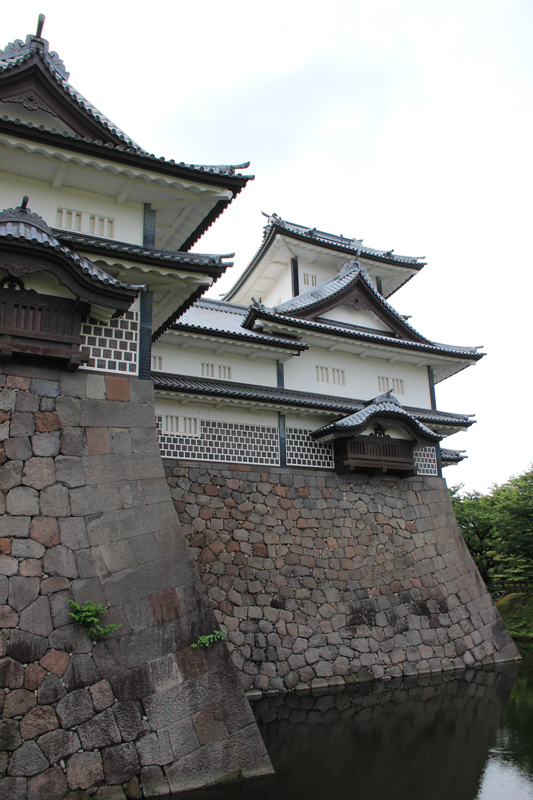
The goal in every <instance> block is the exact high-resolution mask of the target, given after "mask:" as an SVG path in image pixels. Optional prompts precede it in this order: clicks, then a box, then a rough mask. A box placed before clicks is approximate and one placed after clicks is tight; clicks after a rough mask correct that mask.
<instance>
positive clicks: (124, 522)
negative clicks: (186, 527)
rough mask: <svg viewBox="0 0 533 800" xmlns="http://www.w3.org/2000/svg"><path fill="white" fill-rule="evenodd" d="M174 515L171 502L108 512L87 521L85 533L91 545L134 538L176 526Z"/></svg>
mask: <svg viewBox="0 0 533 800" xmlns="http://www.w3.org/2000/svg"><path fill="white" fill-rule="evenodd" d="M176 524H177V520H176V513H175V510H174V506H173V504H172V503H171V502H168V503H162V504H160V505H152V506H144V507H141V508H129V509H124V510H121V509H119V510H117V511H109V512H107V513H104V514H99V515H97V516H96V515H95V516H94V517H92V518H91V517H89V518H88V519H87V532H88V534H89V538H90V540H91V544H92V545H97V544H107V543H108V542H114V541H119V540H121V539H129V538H131V537H134V536H140V535H145V534H147V533H150V532H153V531H158V530H161V529H165V528H168V527H169V526H176Z"/></svg>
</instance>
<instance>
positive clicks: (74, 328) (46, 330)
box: [0, 292, 80, 342]
mask: <svg viewBox="0 0 533 800" xmlns="http://www.w3.org/2000/svg"><path fill="white" fill-rule="evenodd" d="M17 294H20V293H19V292H17ZM24 294H25V293H24ZM54 299H56V298H54ZM61 299H62V298H57V300H61ZM67 302H69V301H67ZM79 326H80V315H79V314H76V312H74V311H72V310H69V309H66V308H58V307H57V306H56V307H54V306H51V305H50V304H49V303H47V304H45V303H42V302H39V303H35V302H33V303H32V302H24V301H22V302H20V301H19V302H16V301H14V300H11V299H9V300H8V299H4V298H2V297H0V333H9V334H17V335H20V334H23V335H24V336H30V337H38V338H39V339H42V338H43V334H45V335H46V338H48V337H49V336H51V337H53V339H54V340H55V341H63V342H78V341H79V338H78V337H79Z"/></svg>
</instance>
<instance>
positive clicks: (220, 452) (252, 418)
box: [152, 215, 482, 476]
mask: <svg viewBox="0 0 533 800" xmlns="http://www.w3.org/2000/svg"><path fill="white" fill-rule="evenodd" d="M423 266H424V263H423V262H422V261H421V260H420V259H419V258H412V257H408V256H399V255H395V254H394V253H393V252H392V251H387V252H385V251H382V250H375V249H371V248H368V247H363V245H362V242H361V241H360V240H357V239H347V238H345V237H342V236H335V235H332V234H328V233H324V232H322V231H319V230H317V229H316V228H313V229H309V228H306V227H303V226H301V225H295V224H292V223H289V222H286V221H284V220H282V219H280V217H278V216H276V215H273V216H271V217H269V218H268V224H267V226H266V228H265V232H264V236H263V241H262V243H261V246H260V248H259V250H258V252H257V254H256V255H255V256H254V258H253V259H252V261H251V263H250V264H249V266H248V267H247V268H246V270H245V271H244V273H243V274H242V276H241V277H240V278H239V279H238V280H237V282H236V283H235V285H234V286H233V288H232V289H231V290H230V291H229V292H228V293H227V294H226V296H225V298H224V301H214V300H207V299H205V300H201V301H198V302H197V303H196V304H195V305H194V306H193V307H192V308H191V309H189V310H188V311H187V312H186V313H185V314H183V315H182V316H180V317H179V318H178V319H177V320H176V321H175V323H174V324H173V325H171V326H170V328H169V329H168V330H167V331H166V332H165V333H164V334H163V335H162V336H161V337H160V338H159V339H158V340H157V342H156V344H155V345H154V348H153V358H152V368H153V379H154V385H155V389H156V411H157V421H158V427H159V436H160V442H161V453H162V455H163V457H164V458H165V459H188V460H195V459H196V460H214V461H220V462H226V463H228V462H229V463H244V464H246V463H249V464H256V465H267V466H278V467H293V466H298V467H310V468H316V467H320V468H324V469H332V470H333V469H335V470H337V471H340V472H345V471H358V472H370V473H371V474H389V473H392V474H402V475H404V476H408V475H417V474H418V475H440V474H441V468H442V466H445V465H447V464H455V463H458V462H459V461H460V460H461V459H462V458H464V455H463V454H462V453H460V452H458V451H453V450H448V449H443V448H441V446H440V442H441V441H442V440H443V439H444V438H445V437H446V436H449V435H451V434H453V433H456V432H457V431H460V430H465V429H467V428H468V427H469V426H470V425H471V424H472V423H473V421H474V420H473V419H472V418H471V417H470V416H468V415H465V414H456V413H448V412H443V411H438V410H437V408H436V403H435V390H434V386H435V384H436V383H438V382H439V381H442V380H445V379H446V378H449V377H451V376H452V375H454V374H456V373H457V372H459V371H460V370H462V369H465V368H466V367H468V366H471V365H473V364H475V363H476V362H477V361H479V359H480V358H482V353H479V352H478V350H477V349H476V348H472V347H458V346H452V345H442V344H435V343H434V342H431V341H429V340H428V339H427V338H425V337H424V336H422V335H421V334H420V333H418V331H416V330H415V329H414V328H413V327H412V326H411V325H410V324H409V322H408V321H407V319H406V318H405V317H404V316H402V315H401V314H399V313H398V312H397V311H396V310H395V308H394V307H393V306H392V305H391V304H390V302H389V301H388V298H390V297H391V295H392V294H393V293H394V292H396V291H397V290H398V289H399V288H400V287H401V286H403V285H404V284H405V283H406V281H408V280H409V279H410V278H412V277H414V276H415V275H416V274H417V273H418V272H419V271H420V270H421V269H422V267H423Z"/></svg>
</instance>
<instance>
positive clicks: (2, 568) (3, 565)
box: [0, 555, 19, 577]
mask: <svg viewBox="0 0 533 800" xmlns="http://www.w3.org/2000/svg"><path fill="white" fill-rule="evenodd" d="M18 571H19V562H18V561H17V559H16V558H13V556H4V555H0V575H3V576H5V577H9V576H11V575H16V574H17V572H18Z"/></svg>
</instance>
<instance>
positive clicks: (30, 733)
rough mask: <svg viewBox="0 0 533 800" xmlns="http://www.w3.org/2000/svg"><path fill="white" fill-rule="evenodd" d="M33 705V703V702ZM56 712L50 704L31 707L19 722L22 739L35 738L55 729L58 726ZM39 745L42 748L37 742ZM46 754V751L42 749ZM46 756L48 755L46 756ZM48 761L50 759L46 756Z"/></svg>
mask: <svg viewBox="0 0 533 800" xmlns="http://www.w3.org/2000/svg"><path fill="white" fill-rule="evenodd" d="M34 705H35V704H34ZM58 724H59V723H58V721H57V717H56V712H55V711H54V709H53V708H52V706H37V707H36V708H33V709H32V710H31V711H30V712H29V713H28V714H26V716H25V717H24V719H23V720H22V721H21V723H20V735H21V736H22V738H23V739H35V738H36V737H37V736H41V734H43V733H48V732H49V731H53V730H55V728H57V727H58ZM39 747H41V750H42V749H43V748H42V745H41V743H40V742H39ZM43 753H44V754H45V756H46V751H45V750H43ZM46 757H47V758H48V756H46ZM48 760H49V761H50V759H49V758H48Z"/></svg>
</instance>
